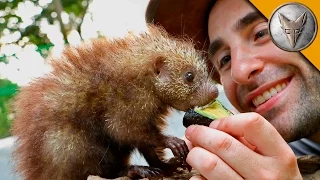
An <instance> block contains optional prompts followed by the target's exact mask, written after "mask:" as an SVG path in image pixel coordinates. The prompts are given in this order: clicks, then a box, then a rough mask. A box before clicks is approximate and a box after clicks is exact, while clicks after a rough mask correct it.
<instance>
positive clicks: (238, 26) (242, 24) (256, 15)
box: [233, 11, 266, 31]
mask: <svg viewBox="0 0 320 180" xmlns="http://www.w3.org/2000/svg"><path fill="white" fill-rule="evenodd" d="M258 19H266V18H265V17H264V16H263V15H262V14H261V13H260V12H259V11H254V12H250V13H248V14H247V15H245V16H244V17H242V18H241V19H239V20H238V21H237V22H236V23H235V25H234V26H233V29H234V30H235V31H241V30H243V29H244V28H246V27H248V26H249V25H250V24H252V23H253V22H255V21H256V20H258Z"/></svg>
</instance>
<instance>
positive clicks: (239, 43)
mask: <svg viewBox="0 0 320 180" xmlns="http://www.w3.org/2000/svg"><path fill="white" fill-rule="evenodd" d="M146 18H147V21H148V22H154V23H155V24H160V25H163V26H164V27H165V28H166V30H167V31H168V32H169V33H171V34H174V35H188V36H189V37H192V38H193V39H194V41H195V43H197V44H196V45H197V47H198V48H199V49H202V48H207V49H208V52H209V58H208V59H209V61H210V64H211V65H213V67H214V69H215V70H216V72H217V73H216V74H215V77H214V79H216V80H217V81H218V82H220V83H221V84H222V85H223V87H224V90H225V93H226V95H227V97H228V99H229V100H230V102H231V103H232V105H233V106H234V107H235V108H237V109H238V110H239V112H241V113H240V114H237V115H234V116H230V117H227V118H223V119H220V120H217V121H214V122H213V123H211V125H210V127H204V126H191V127H189V128H187V130H186V137H187V139H188V140H189V141H190V142H189V143H190V148H191V150H190V153H189V155H188V158H187V161H188V163H189V164H190V165H191V166H193V167H194V168H195V169H197V170H198V171H199V172H200V173H201V174H202V175H203V176H204V177H205V178H207V179H301V175H300V173H299V170H298V167H297V162H296V159H295V156H294V153H293V151H294V152H295V153H296V155H306V154H313V155H320V144H319V143H320V110H319V109H320V103H319V102H320V72H319V71H318V70H317V69H316V68H315V67H314V66H313V65H312V64H311V63H310V62H309V61H308V60H306V59H305V58H304V57H303V55H301V54H300V53H295V52H286V51H283V50H281V49H279V48H278V47H277V46H276V45H275V44H274V43H273V42H272V40H271V38H270V36H269V33H268V22H267V19H266V18H265V17H264V16H263V15H262V14H261V13H259V11H258V10H257V9H256V8H255V7H254V6H252V5H251V4H250V3H249V2H248V1H246V0H217V1H212V0H201V1H195V0H151V2H150V3H149V6H148V10H147V14H146ZM293 141H295V142H293ZM286 142H292V143H290V146H291V149H290V147H289V145H288V144H287V143H286ZM292 150H293V151H292Z"/></svg>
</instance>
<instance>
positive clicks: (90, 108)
mask: <svg viewBox="0 0 320 180" xmlns="http://www.w3.org/2000/svg"><path fill="white" fill-rule="evenodd" d="M51 62H52V67H53V71H52V72H51V73H49V74H47V75H46V76H44V77H42V78H39V79H36V80H34V81H33V82H32V83H30V84H29V85H28V86H26V87H23V88H22V89H21V91H20V93H19V94H18V96H17V97H16V101H15V104H14V107H15V120H14V124H13V127H12V132H13V135H15V136H16V137H17V142H16V145H17V149H16V151H15V153H14V159H15V162H16V167H17V171H18V172H19V173H21V174H22V177H23V179H26V180H34V179H45V180H48V179H55V180H57V179H77V180H80V179H86V177H87V176H88V175H99V176H101V177H106V178H115V177H118V176H120V175H122V174H121V172H122V170H124V169H126V168H128V161H129V157H130V153H131V152H132V150H133V149H134V148H138V149H139V150H140V152H141V153H142V154H144V155H145V156H146V157H147V158H146V159H147V161H148V162H149V164H150V165H157V163H152V158H154V157H152V158H148V156H150V155H151V156H152V155H154V153H153V151H154V149H156V148H157V147H166V140H167V137H166V136H165V135H163V134H162V133H161V130H162V129H163V126H164V125H165V121H164V118H165V117H166V114H167V111H168V108H169V107H174V108H177V109H179V110H187V109H188V108H191V107H194V106H198V105H204V104H206V103H208V102H210V101H211V100H213V99H214V98H215V97H216V96H217V90H216V88H215V87H214V85H213V84H212V83H211V82H210V81H209V80H208V79H209V78H208V77H209V75H208V73H207V69H206V67H205V62H204V61H203V59H202V57H201V56H200V55H199V53H198V52H196V51H195V49H194V48H193V44H192V43H191V42H186V41H180V40H176V39H173V38H171V37H168V35H167V33H165V32H164V31H163V30H161V29H158V28H156V27H150V33H144V34H141V35H140V36H138V37H136V36H134V37H127V38H124V39H117V40H107V39H106V38H100V39H96V40H93V41H90V42H87V43H83V44H82V45H81V46H79V47H68V48H67V49H66V50H65V51H64V53H63V56H62V57H61V58H57V59H52V60H51ZM187 71H192V72H194V74H195V79H194V82H192V83H186V81H185V79H184V74H185V72H187ZM160 159H161V157H160Z"/></svg>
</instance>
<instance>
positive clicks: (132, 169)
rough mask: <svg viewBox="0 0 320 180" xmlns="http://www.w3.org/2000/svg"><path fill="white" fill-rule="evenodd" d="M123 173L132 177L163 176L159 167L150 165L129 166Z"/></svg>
mask: <svg viewBox="0 0 320 180" xmlns="http://www.w3.org/2000/svg"><path fill="white" fill-rule="evenodd" d="M124 174H125V175H126V176H128V177H129V178H132V179H139V178H152V177H156V178H157V177H158V178H162V177H163V172H162V170H161V169H159V168H154V167H150V166H129V167H128V169H127V170H126V172H125V173H124Z"/></svg>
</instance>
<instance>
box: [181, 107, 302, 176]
mask: <svg viewBox="0 0 320 180" xmlns="http://www.w3.org/2000/svg"><path fill="white" fill-rule="evenodd" d="M186 138H187V139H188V140H189V141H190V142H188V141H187V145H188V147H189V148H190V152H189V154H188V156H187V162H188V163H189V164H190V165H191V166H192V167H193V168H195V169H196V170H198V171H199V172H200V174H201V175H203V176H204V177H205V178H206V179H254V180H255V179H281V180H282V179H290V180H292V179H302V177H301V175H300V172H299V169H298V165H297V160H296V157H295V155H294V153H293V151H292V150H291V149H290V147H289V146H288V145H287V143H286V142H285V141H284V139H283V138H282V137H281V135H280V134H279V133H278V132H277V130H276V129H275V128H274V127H273V126H272V125H271V124H270V123H269V122H268V121H267V120H266V119H264V118H263V117H262V116H261V115H259V114H257V113H242V114H237V115H233V116H229V117H226V118H222V119H220V120H215V121H213V122H212V123H211V124H210V126H209V127H205V126H199V125H192V126H190V127H188V128H187V130H186ZM190 143H191V144H192V145H191V144H190ZM196 178H199V177H194V179H196ZM200 178H203V177H200Z"/></svg>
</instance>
